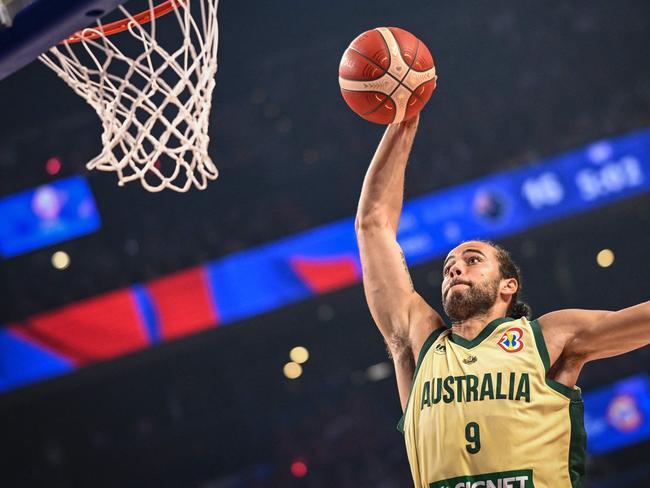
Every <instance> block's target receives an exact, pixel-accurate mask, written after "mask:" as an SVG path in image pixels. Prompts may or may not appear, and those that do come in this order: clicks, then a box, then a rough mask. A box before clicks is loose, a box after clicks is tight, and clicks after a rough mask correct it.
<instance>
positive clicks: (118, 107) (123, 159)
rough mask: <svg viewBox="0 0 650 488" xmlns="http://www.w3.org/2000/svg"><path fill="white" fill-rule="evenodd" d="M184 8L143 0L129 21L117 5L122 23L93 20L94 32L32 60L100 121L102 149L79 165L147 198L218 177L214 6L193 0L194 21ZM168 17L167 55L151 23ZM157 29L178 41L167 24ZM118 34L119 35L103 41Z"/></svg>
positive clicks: (179, 3) (179, 0)
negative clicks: (211, 130) (213, 148)
mask: <svg viewBox="0 0 650 488" xmlns="http://www.w3.org/2000/svg"><path fill="white" fill-rule="evenodd" d="M191 3H193V2H192V1H191V0H169V1H167V2H164V3H163V4H161V5H158V6H154V4H153V0H149V9H148V10H145V11H144V12H141V13H139V14H136V15H131V14H130V13H129V12H128V11H127V10H126V9H125V8H124V7H122V6H120V7H119V8H120V10H121V11H122V13H123V14H124V16H125V18H124V19H123V20H121V21H118V22H113V23H111V24H107V25H102V23H101V21H100V20H98V21H97V27H89V28H87V29H84V30H82V31H79V32H77V33H76V34H74V35H73V36H71V37H69V38H68V39H66V40H64V41H63V42H61V43H60V44H59V45H57V46H54V47H52V48H51V49H50V50H49V51H48V52H47V53H44V54H42V55H41V56H40V58H39V59H40V60H41V61H42V62H43V63H45V65H47V66H48V67H50V68H51V69H52V70H54V71H55V72H56V73H57V75H58V76H59V77H60V78H62V79H63V80H64V81H65V82H66V83H67V84H68V85H69V86H70V87H71V88H72V89H73V90H74V91H75V92H76V93H77V94H78V95H80V96H81V97H83V99H84V100H86V102H88V104H90V106H92V107H93V108H94V109H95V111H96V112H97V115H99V118H100V119H101V122H102V128H103V134H102V144H103V150H102V152H101V154H99V155H98V156H97V157H95V158H94V159H93V160H92V161H90V162H89V163H87V165H86V166H87V168H88V169H98V170H100V171H114V172H115V173H117V177H118V184H119V185H120V186H123V185H124V184H125V183H128V182H130V181H135V180H140V182H141V184H142V186H143V187H144V188H145V189H146V190H148V191H151V192H157V191H161V190H163V189H165V188H170V189H172V190H175V191H178V192H186V191H188V190H189V188H190V187H191V186H192V185H194V186H195V187H196V188H199V189H201V190H203V189H205V188H206V186H207V183H208V180H214V179H216V178H217V176H218V171H217V168H216V166H215V165H214V163H213V162H212V160H211V159H210V156H209V155H208V142H209V140H210V139H209V136H208V122H209V115H210V107H211V103H212V91H213V89H214V86H215V79H214V78H215V74H216V72H217V47H218V34H219V32H218V24H217V4H218V0H195V1H194V3H195V4H199V5H198V6H197V7H195V10H197V12H194V15H193V12H192V11H191V10H192V9H191ZM171 12H173V14H174V16H175V17H176V20H177V22H176V24H177V25H178V28H179V29H180V35H181V39H182V40H181V45H180V46H178V45H176V46H174V47H173V48H172V49H169V50H168V49H165V48H163V47H162V46H161V45H160V44H159V43H158V42H157V40H156V23H157V18H159V17H161V16H163V15H165V14H167V13H171ZM170 17H172V15H170ZM160 31H161V32H164V33H165V37H168V36H171V37H174V34H176V35H178V32H173V33H172V32H170V31H169V30H168V28H167V26H166V25H165V29H164V31H163V29H162V28H161V29H160ZM118 32H125V34H122V35H121V36H115V37H110V38H109V36H112V35H113V34H117V33H118ZM126 32H128V34H129V35H127V34H126ZM118 38H119V39H118ZM112 39H115V42H113V40H112ZM118 40H119V41H120V42H118ZM134 40H135V44H136V45H137V48H134V47H133V44H134ZM125 48H128V50H129V53H132V52H133V53H136V54H134V55H133V54H126V49H125Z"/></svg>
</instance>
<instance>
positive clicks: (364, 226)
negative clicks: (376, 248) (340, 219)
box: [354, 209, 388, 234]
mask: <svg viewBox="0 0 650 488" xmlns="http://www.w3.org/2000/svg"><path fill="white" fill-rule="evenodd" d="M387 224H388V218H387V216H386V214H385V212H382V211H381V210H379V209H375V210H373V211H364V212H362V211H359V212H357V216H356V218H355V219H354V230H355V231H356V233H357V234H359V233H360V232H364V231H372V230H374V229H380V228H382V227H384V226H385V225H387Z"/></svg>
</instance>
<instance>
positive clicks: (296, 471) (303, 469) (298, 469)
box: [291, 461, 307, 478]
mask: <svg viewBox="0 0 650 488" xmlns="http://www.w3.org/2000/svg"><path fill="white" fill-rule="evenodd" d="M291 474H292V475H294V476H295V477H296V478H302V477H303V476H305V475H306V474H307V465H306V464H305V463H303V462H302V461H294V462H293V463H291Z"/></svg>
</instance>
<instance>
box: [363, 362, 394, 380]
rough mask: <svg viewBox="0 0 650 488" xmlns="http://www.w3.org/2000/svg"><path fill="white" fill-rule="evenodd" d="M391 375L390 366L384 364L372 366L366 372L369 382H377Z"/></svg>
mask: <svg viewBox="0 0 650 488" xmlns="http://www.w3.org/2000/svg"><path fill="white" fill-rule="evenodd" d="M391 373H392V369H391V367H390V365H389V364H388V363H386V362H384V363H379V364H375V365H373V366H370V367H369V368H368V369H367V370H366V374H367V375H368V379H369V380H371V381H379V380H383V379H386V378H388V377H389V376H390V375H391Z"/></svg>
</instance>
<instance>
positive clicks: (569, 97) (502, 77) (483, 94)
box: [0, 0, 650, 488]
mask: <svg viewBox="0 0 650 488" xmlns="http://www.w3.org/2000/svg"><path fill="white" fill-rule="evenodd" d="M219 9H220V18H219V22H220V47H219V72H218V74H217V88H216V90H215V96H214V105H213V111H212V120H211V154H212V156H213V159H214V160H215V162H216V164H217V166H218V167H219V169H220V171H221V175H220V177H219V179H218V180H217V181H215V182H213V183H211V184H210V185H209V187H208V189H207V190H205V191H203V192H200V191H191V192H190V193H188V194H175V193H161V194H149V193H146V192H145V191H144V190H142V188H140V187H139V186H138V185H137V184H130V185H127V186H126V187H124V188H118V187H117V185H116V181H115V178H114V176H113V175H111V174H104V173H88V172H87V171H86V170H85V168H84V164H85V163H86V162H87V161H88V160H89V159H91V158H92V157H93V156H95V155H96V154H97V152H98V148H99V145H100V124H99V122H98V120H97V118H96V115H95V114H94V113H93V111H92V110H91V109H90V108H89V107H88V106H86V105H85V104H84V102H83V101H82V100H81V99H80V98H79V97H78V96H76V95H75V94H74V93H73V92H72V91H71V90H70V89H69V88H68V87H67V86H65V84H64V83H63V82H61V81H60V80H58V79H57V78H56V76H55V75H54V74H53V73H51V72H50V71H49V70H47V69H46V68H45V67H44V66H42V65H41V64H40V63H33V64H31V65H29V66H28V67H26V68H24V69H23V70H21V71H19V72H17V73H15V74H14V75H12V76H10V77H9V78H7V79H5V80H3V81H2V82H1V85H0V86H1V91H0V114H1V117H0V134H1V136H0V195H1V196H2V197H5V196H9V195H12V194H15V193H17V192H20V191H22V190H27V189H30V188H35V187H39V186H40V185H44V184H46V183H53V182H55V181H58V180H60V179H63V178H66V177H69V176H73V175H82V176H83V178H85V179H86V180H87V181H88V182H89V184H90V188H91V190H92V193H93V195H94V199H95V201H96V204H97V210H98V213H99V215H100V217H101V227H100V228H99V230H97V231H96V232H92V233H90V234H88V235H86V236H82V237H79V238H75V239H72V240H68V241H66V242H62V243H59V244H56V245H52V246H46V247H44V248H41V249H39V250H35V251H32V252H28V253H24V254H20V255H16V256H14V257H8V258H4V259H2V261H1V262H0V324H3V326H2V327H3V331H4V332H3V333H6V335H7V336H8V335H9V333H11V334H14V336H16V334H18V336H21V335H20V334H21V332H20V328H21V327H23V328H24V330H27V331H28V330H29V328H30V327H31V326H32V325H33V324H32V321H31V319H30V318H33V317H43V316H47V314H50V313H52V311H57V310H62V309H65V307H74V306H75V305H76V304H79V303H87V302H86V300H88V299H92V298H96V297H103V296H106V294H107V293H111V292H114V291H116V290H124V289H132V288H129V287H133V286H137V285H138V284H141V283H150V282H155V281H156V280H159V279H163V278H165V277H169V276H177V275H175V273H178V272H181V273H182V272H184V270H188V269H195V268H196V267H197V266H202V265H204V264H205V263H206V262H209V261H211V260H215V259H219V258H222V257H225V256H230V255H234V254H236V253H240V252H242V251H247V250H254V249H256V248H257V247H258V246H260V245H263V244H265V243H269V242H272V241H275V240H277V239H280V238H284V237H287V236H291V235H294V234H297V233H300V232H302V231H308V230H310V229H314V228H317V227H318V226H321V225H324V224H328V223H331V222H335V221H338V220H340V219H345V218H349V217H352V216H353V215H354V212H355V210H356V203H357V199H358V196H359V191H360V188H361V182H362V179H363V175H364V173H365V171H366V168H367V165H368V163H369V161H370V158H371V157H372V154H373V151H374V148H375V147H376V145H377V143H378V141H379V139H380V137H381V133H382V130H383V129H382V127H380V126H376V125H373V124H370V123H367V122H365V121H363V120H361V119H360V118H359V117H357V116H356V115H354V114H353V113H352V112H351V111H350V110H349V108H348V107H347V106H346V105H345V103H344V102H343V100H342V99H341V96H340V94H339V91H338V84H337V69H338V62H339V59H340V56H341V54H342V53H343V51H344V49H345V47H346V46H347V45H348V43H349V42H350V41H351V40H352V39H353V38H354V37H355V36H356V35H357V34H359V33H360V32H362V31H364V30H367V29H369V28H372V27H375V26H382V25H390V26H399V27H402V28H404V29H407V30H409V31H411V32H413V33H414V34H416V35H417V36H418V37H419V38H420V39H422V40H423V41H424V42H426V44H427V45H428V46H429V48H430V50H431V52H432V54H433V56H434V59H435V61H436V66H437V69H438V76H439V80H438V88H437V90H436V92H434V95H433V97H432V100H431V102H430V103H429V104H428V106H427V107H426V108H425V110H424V111H423V114H422V119H421V122H420V129H419V133H418V137H417V139H416V142H415V146H414V149H413V153H412V157H411V162H410V165H409V168H408V172H407V181H406V195H405V196H406V198H407V199H410V198H412V197H416V196H420V195H424V194H429V193H432V192H436V191H438V190H444V189H447V188H449V187H453V186H454V185H458V184H461V183H464V182H467V181H470V180H474V179H477V178H483V177H487V176H489V175H491V174H494V173H497V172H503V171H508V170H512V169H515V168H523V167H528V166H530V165H533V164H535V162H536V161H541V160H545V159H546V158H551V157H554V156H556V155H557V154H560V153H563V152H565V151H569V150H572V149H575V148H579V147H582V146H585V145H586V144H589V143H592V142H593V141H597V140H601V139H604V138H613V137H617V136H620V135H624V134H627V133H630V132H632V131H637V130H639V129H644V128H647V127H648V126H649V125H650V65H649V63H648V49H647V47H648V45H650V30H649V29H648V27H647V25H648V20H650V19H649V16H648V10H647V5H646V2H644V1H642V0H638V1H623V2H609V1H593V2H589V3H585V4H577V3H575V2H568V1H552V2H544V3H539V2H520V1H499V2H478V1H467V2H462V3H459V2H449V1H443V2H430V1H424V0H423V1H415V0H409V1H406V2H399V3H396V2H389V1H386V0H375V1H372V2H371V1H367V0H364V1H356V2H343V1H340V0H330V1H327V2H299V1H297V0H293V1H288V0H287V1H284V0H283V1H280V2H261V1H258V2H254V3H248V2H235V1H232V0H223V1H222V3H221V5H220V7H219ZM52 158H57V160H58V161H60V168H58V166H57V165H56V164H53V163H50V165H49V166H48V161H50V160H52ZM57 168H58V169H57ZM55 169H56V171H54V170H55ZM3 218H4V217H3V215H0V219H3ZM649 224H650V196H649V195H648V194H636V195H635V196H633V197H631V198H626V199H622V200H620V201H618V202H616V203H613V204H611V205H607V206H603V207H599V208H597V209H594V210H592V211H589V212H585V213H579V214H574V215H571V216H567V217H566V218H559V219H558V220H555V221H554V222H552V223H548V224H545V225H542V226H538V227H536V228H531V229H528V230H525V231H523V232H517V233H513V234H511V235H509V236H507V237H505V238H503V239H500V242H501V243H502V244H503V245H504V246H505V247H507V248H508V249H510V250H511V251H512V254H513V257H514V258H515V259H516V260H517V261H518V262H519V264H520V266H521V268H522V269H523V276H524V282H523V291H524V296H525V299H526V300H527V301H528V302H529V303H530V305H531V306H532V308H533V313H534V315H535V316H539V315H541V314H543V313H545V312H547V311H550V310H554V309H560V308H566V307H580V308H595V309H619V308H623V307H626V306H629V305H632V304H635V303H639V302H642V301H645V300H647V299H648V297H649V295H648V285H647V284H648V280H649V279H650V264H649V262H648V249H650V232H649V230H648V229H649V227H648V226H649ZM605 248H607V249H611V250H612V251H613V252H614V255H615V260H614V263H613V265H611V266H609V267H606V268H603V267H600V266H598V265H597V262H596V255H597V253H598V252H599V251H600V250H602V249H605ZM56 251H64V252H65V253H67V254H68V255H69V257H70V264H69V267H67V268H66V269H63V270H57V269H55V268H54V267H53V266H52V263H51V257H52V255H53V253H54V252H56ZM440 267H441V266H440V261H437V260H434V261H427V262H423V263H421V264H418V265H417V266H413V267H412V276H413V280H414V283H415V286H416V288H417V289H418V290H419V291H420V292H421V294H422V295H423V296H424V297H425V298H426V299H427V300H428V301H429V302H430V303H431V304H432V305H433V306H434V307H436V309H438V310H440V299H439V296H440V290H439V287H440V274H441V272H440ZM249 271H250V273H252V274H254V270H249ZM236 279H237V280H239V281H240V284H244V286H243V287H244V288H245V285H246V283H248V282H250V281H254V280H255V277H254V276H252V275H248V274H247V273H242V274H240V275H238V276H237V277H236ZM335 288H336V287H335ZM333 290H334V291H330V292H327V289H324V290H322V291H324V292H323V293H315V294H313V295H311V296H309V297H305V299H301V300H295V301H293V302H292V303H288V304H286V305H284V306H278V307H275V308H273V309H269V310H268V311H266V312H264V313H260V314H255V315H253V316H250V317H247V318H245V319H243V320H232V321H231V322H229V323H227V324H225V323H224V324H218V323H217V321H216V320H215V322H214V323H212V324H202V325H201V327H200V330H196V331H194V330H193V331H190V332H191V333H189V332H188V333H183V334H179V335H178V337H177V338H174V340H161V341H157V342H156V343H154V344H152V345H151V346H150V347H144V348H138V349H137V350H133V351H131V352H129V353H128V354H115V355H114V356H115V357H113V358H111V359H106V360H104V359H105V358H98V357H89V358H81V359H80V358H79V357H77V358H76V359H75V360H74V361H72V363H74V367H73V368H71V369H70V370H69V371H67V372H66V373H65V374H56V375H51V376H49V377H43V378H40V379H39V378H38V377H36V376H35V377H34V378H32V379H31V380H30V381H24V382H23V383H20V384H19V383H15V384H11V385H9V386H7V387H5V388H4V391H3V392H2V393H1V394H0V426H1V428H0V431H1V433H2V434H1V444H0V445H2V455H1V456H0V459H1V461H0V463H1V465H2V469H1V470H0V484H1V485H2V486H7V487H27V486H51V487H86V486H93V487H144V486H156V487H183V488H185V487H187V488H190V487H197V488H226V487H227V488H230V487H249V486H250V487H279V486H282V487H284V486H286V487H294V486H295V487H341V488H347V487H370V486H373V487H383V488H392V487H407V486H411V485H412V482H411V480H410V474H409V470H408V465H407V461H406V455H405V450H404V446H403V439H402V436H401V434H399V433H398V432H397V430H396V428H395V426H396V422H397V420H398V418H399V416H400V407H399V403H398V398H397V391H396V387H395V380H394V375H393V373H392V366H391V365H390V363H388V362H387V355H386V351H385V347H384V345H383V342H382V340H381V337H380V335H379V333H378V332H377V331H376V329H375V326H374V325H373V323H372V320H371V318H370V314H369V312H368V310H367V306H366V304H365V300H364V298H363V291H362V288H361V286H360V284H359V283H358V281H357V282H356V283H355V284H352V285H351V286H342V287H338V288H336V289H334V288H333ZM171 293H172V294H173V290H172V292H171ZM179 312H183V311H182V310H180V311H179V310H176V313H179ZM184 312H185V313H186V314H187V315H192V313H193V312H194V311H193V310H191V309H188V310H186V311H184ZM44 314H45V315H44ZM182 316H183V313H180V315H179V317H181V318H179V319H178V320H181V321H182ZM98 320H101V321H103V322H105V321H106V317H101V318H98ZM116 320H119V317H118V316H116ZM86 325H88V327H92V323H89V324H86ZM172 326H173V324H172ZM115 327H117V328H119V327H120V325H119V324H116V325H115ZM24 335H25V336H26V337H29V333H28V332H25V333H24ZM3 337H4V336H3ZM12 337H13V336H12ZM21 337H22V336H21ZM31 337H33V335H32V336H31ZM103 340H104V337H103V336H102V337H98V339H97V341H99V342H101V341H103ZM2 345H3V347H5V349H0V354H1V355H2V356H0V366H2V368H6V370H7V371H8V370H9V369H8V368H9V366H8V362H9V359H8V358H9V357H10V355H11V354H13V355H15V351H14V352H11V351H9V349H8V346H6V343H4V342H3V343H2ZM298 345H300V346H304V347H306V348H308V350H309V353H310V357H309V360H308V361H307V362H306V363H304V364H303V369H304V371H303V374H302V376H300V377H299V378H297V379H295V380H290V379H288V378H286V377H285V376H284V374H283V366H284V365H285V363H287V361H289V351H290V350H291V348H292V347H294V346H298ZM10 353H11V354H10ZM68 353H70V351H68ZM71 354H72V353H71ZM73 355H74V354H73ZM3 356H4V359H3ZM11 357H12V359H11V360H12V361H14V360H16V358H15V357H14V356H11ZM25 367H27V366H25ZM649 370H650V349H649V348H645V349H642V350H638V351H635V352H632V353H629V354H627V355H625V356H624V357H618V358H613V359H608V360H604V361H600V362H596V363H591V364H588V365H587V366H586V367H585V369H584V371H583V373H582V375H581V380H580V386H581V387H582V388H583V390H584V391H585V392H586V393H587V394H588V393H589V392H590V391H597V390H598V389H599V388H610V387H611V385H613V384H614V383H616V382H617V381H620V380H623V379H626V378H629V377H632V376H636V375H639V374H641V375H643V374H648V372H649ZM0 372H2V373H3V374H4V373H6V371H3V370H0ZM641 378H643V377H641ZM646 378H647V377H646ZM645 401H647V398H646V400H645ZM639 402H641V403H640V404H639V408H641V409H643V408H646V409H647V408H648V407H647V405H645V406H644V404H643V403H642V402H643V400H639ZM645 411H646V412H650V410H645ZM641 417H642V419H641V420H642V422H641V423H642V425H641V426H640V427H639V429H641V430H643V429H646V430H645V432H647V430H649V429H648V426H647V422H649V421H650V420H649V419H648V418H646V417H643V415H641ZM643 422H645V423H643ZM644 426H645V427H644ZM646 438H647V434H646ZM649 447H650V442H648V440H642V439H636V440H634V441H633V442H629V443H626V444H625V445H621V447H618V448H616V449H611V450H607V451H606V452H602V453H598V454H595V453H593V452H592V453H590V456H589V459H588V466H587V467H588V483H587V486H589V487H592V488H596V487H618V486H624V485H628V484H629V485H634V486H650V481H648V480H649V479H650V464H649V463H648V456H647V452H648V448H649Z"/></svg>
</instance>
